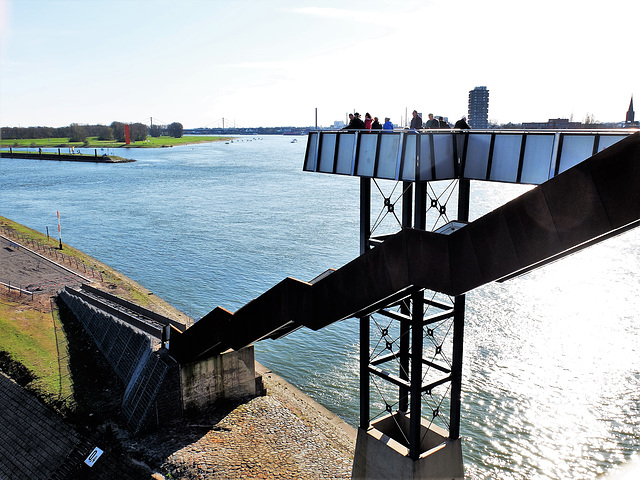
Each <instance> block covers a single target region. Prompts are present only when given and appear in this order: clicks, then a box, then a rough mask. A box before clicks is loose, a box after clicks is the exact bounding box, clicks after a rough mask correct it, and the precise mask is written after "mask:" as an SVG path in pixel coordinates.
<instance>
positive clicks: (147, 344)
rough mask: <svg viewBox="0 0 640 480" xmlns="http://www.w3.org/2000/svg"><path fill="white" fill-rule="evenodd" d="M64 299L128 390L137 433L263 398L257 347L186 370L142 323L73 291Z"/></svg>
mask: <svg viewBox="0 0 640 480" xmlns="http://www.w3.org/2000/svg"><path fill="white" fill-rule="evenodd" d="M60 299H61V300H62V301H63V302H64V303H65V304H66V305H67V306H68V307H69V309H70V310H71V312H73V314H74V315H75V316H76V318H77V319H78V321H80V323H81V324H82V325H83V326H84V328H85V330H86V331H87V332H88V333H89V335H90V336H91V338H93V340H94V342H95V343H96V346H97V347H98V349H99V350H100V351H101V352H102V353H103V354H104V356H105V358H106V359H107V361H108V362H109V364H110V365H111V367H112V368H113V371H114V372H115V373H116V375H117V376H118V377H119V378H120V380H121V381H122V383H123V384H124V385H125V393H124V396H123V399H122V412H123V414H124V416H125V418H126V420H127V422H128V424H129V428H130V429H131V430H132V431H133V432H134V433H137V432H139V431H141V430H143V429H146V428H149V427H152V426H155V425H161V424H163V423H166V422H168V421H170V420H171V419H173V418H175V417H177V416H181V415H182V414H183V412H184V411H187V410H198V409H204V408H208V407H210V406H213V405H214V404H216V403H218V402H222V401H234V402H239V401H245V400H247V399H249V398H253V397H255V396H256V395H257V394H263V393H264V392H263V387H262V382H261V380H262V377H260V376H258V377H256V371H255V360H254V349H253V346H249V347H246V348H243V349H242V350H239V351H234V350H229V351H227V352H224V353H222V354H220V355H215V356H212V357H209V358H203V359H201V360H198V361H195V362H191V363H186V364H180V363H178V362H177V361H176V360H175V359H174V358H173V357H172V356H171V354H170V351H169V350H167V349H165V348H161V341H160V339H158V338H156V337H154V336H153V335H151V334H149V333H145V332H144V331H142V330H140V329H138V328H137V327H136V326H135V325H138V324H140V323H142V322H141V320H140V319H135V318H132V323H127V322H126V321H124V320H123V319H124V316H125V315H124V314H123V313H122V312H120V313H119V316H118V317H116V316H114V315H112V314H111V310H110V309H109V308H106V309H104V310H103V309H101V308H98V307H97V304H95V303H94V302H93V301H91V299H90V298H89V297H88V296H87V295H85V294H81V292H77V291H75V290H73V289H69V290H68V291H67V290H64V291H62V292H61V293H60Z"/></svg>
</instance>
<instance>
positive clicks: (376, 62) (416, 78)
mask: <svg viewBox="0 0 640 480" xmlns="http://www.w3.org/2000/svg"><path fill="white" fill-rule="evenodd" d="M0 15H1V17H0V126H36V125H47V126H64V125H68V124H70V123H74V122H75V123H84V124H110V123H111V122H112V121H121V122H142V123H147V124H148V123H149V119H150V117H153V119H154V122H158V123H171V122H180V123H182V124H183V125H184V127H185V128H193V127H204V126H218V125H220V122H221V119H222V118H225V124H226V125H231V124H233V123H234V122H235V124H236V125H237V126H242V127H254V126H281V125H295V126H309V125H314V124H315V109H316V108H317V109H318V125H321V126H327V125H330V124H332V123H333V121H334V120H344V119H345V115H346V113H347V112H352V111H354V110H357V111H359V112H360V113H361V114H363V115H364V113H365V112H371V114H372V115H374V116H378V117H381V118H383V117H385V116H390V117H391V119H392V121H393V122H394V123H400V122H401V120H402V119H403V118H404V115H405V112H406V111H407V110H408V111H409V114H410V112H411V111H412V110H413V109H414V108H415V109H417V110H418V111H419V112H422V113H423V114H424V115H425V116H426V114H427V113H429V112H433V113H435V114H436V115H443V116H448V117H449V119H450V120H453V121H455V120H456V119H457V118H459V117H460V116H462V115H465V114H466V113H467V102H468V92H469V90H472V89H473V88H474V87H476V86H480V85H484V86H487V88H488V89H489V91H490V101H489V118H490V119H492V120H495V121H497V122H499V123H506V122H508V121H512V122H522V121H546V120H547V119H549V118H558V117H562V118H568V117H570V116H571V115H573V118H574V120H575V121H583V120H584V118H585V116H586V115H587V114H591V115H593V116H594V117H595V118H596V120H599V121H622V120H624V115H625V112H626V110H627V108H628V106H629V100H630V98H631V95H632V94H635V95H636V102H635V103H636V110H638V113H636V118H638V117H639V116H640V61H639V58H640V54H639V53H638V47H639V46H640V22H639V20H640V1H639V0H598V1H594V0H575V1H574V0H535V1H532V2H519V1H514V0H505V1H502V0H487V1H482V0H457V1H451V0H432V1H427V0H422V1H398V0H384V1H377V0H367V1H357V0H351V1H332V0H322V1H304V0H296V1H278V0H244V1H243V0H238V1H232V0H225V1H218V0H202V1H196V0H180V1H174V0H167V1H153V0H139V1H136V0H126V1H124V0H109V1H102V0H75V1H73V0H72V1H56V0H0Z"/></svg>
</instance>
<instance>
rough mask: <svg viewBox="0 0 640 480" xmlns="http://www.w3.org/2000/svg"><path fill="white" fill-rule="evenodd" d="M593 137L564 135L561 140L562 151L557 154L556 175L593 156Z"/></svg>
mask: <svg viewBox="0 0 640 480" xmlns="http://www.w3.org/2000/svg"><path fill="white" fill-rule="evenodd" d="M594 140H595V136H594V135H565V136H564V138H563V140H562V151H561V152H558V161H559V162H560V168H559V169H558V173H562V172H564V171H565V170H568V169H569V168H571V167H573V166H575V165H577V164H579V163H580V162H582V161H583V160H586V159H587V158H589V157H591V156H592V155H593V142H594Z"/></svg>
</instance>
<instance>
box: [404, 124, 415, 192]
mask: <svg viewBox="0 0 640 480" xmlns="http://www.w3.org/2000/svg"><path fill="white" fill-rule="evenodd" d="M416 141H417V136H416V135H404V142H403V145H401V146H400V148H403V146H404V159H403V163H402V174H401V175H400V177H401V179H402V180H405V181H407V182H413V181H415V179H416Z"/></svg>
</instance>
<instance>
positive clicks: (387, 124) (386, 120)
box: [382, 117, 393, 130]
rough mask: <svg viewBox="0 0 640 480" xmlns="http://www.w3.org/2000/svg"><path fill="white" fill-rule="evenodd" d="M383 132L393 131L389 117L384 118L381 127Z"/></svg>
mask: <svg viewBox="0 0 640 480" xmlns="http://www.w3.org/2000/svg"><path fill="white" fill-rule="evenodd" d="M382 129H383V130H393V123H391V119H390V118H389V117H385V118H384V125H382Z"/></svg>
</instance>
